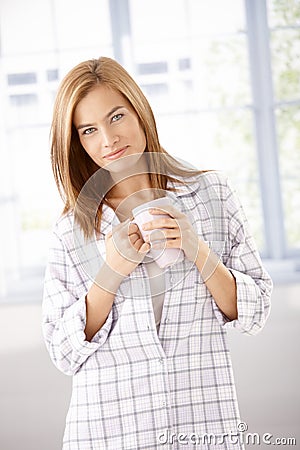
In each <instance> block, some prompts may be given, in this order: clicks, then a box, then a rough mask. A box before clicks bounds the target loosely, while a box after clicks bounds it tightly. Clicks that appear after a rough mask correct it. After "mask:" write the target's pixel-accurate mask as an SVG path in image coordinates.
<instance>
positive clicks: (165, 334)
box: [43, 172, 272, 450]
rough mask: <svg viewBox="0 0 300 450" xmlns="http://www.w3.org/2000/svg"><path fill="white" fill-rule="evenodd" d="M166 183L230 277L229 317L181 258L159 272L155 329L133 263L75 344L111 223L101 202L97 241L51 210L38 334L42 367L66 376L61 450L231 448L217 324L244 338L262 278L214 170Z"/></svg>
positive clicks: (221, 331) (225, 353) (258, 317)
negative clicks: (161, 288) (49, 365)
mask: <svg viewBox="0 0 300 450" xmlns="http://www.w3.org/2000/svg"><path fill="white" fill-rule="evenodd" d="M169 186H173V187H177V188H178V189H179V190H178V191H177V192H176V193H172V192H169V191H167V192H166V195H167V196H169V197H170V198H171V199H172V200H173V203H174V206H175V207H177V208H178V209H179V210H181V211H182V212H183V213H185V214H186V215H187V216H188V217H189V219H190V221H191V223H192V225H193V227H194V229H195V230H197V233H198V235H199V236H200V237H201V238H202V239H203V240H205V241H206V242H208V243H209V245H210V246H211V248H212V249H213V250H214V252H215V253H217V254H219V256H220V257H221V259H222V261H223V263H224V264H225V265H226V266H227V267H228V269H229V270H230V271H231V272H232V274H233V276H234V277H235V279H236V285H237V300H238V319H237V320H233V321H229V320H228V319H227V318H226V317H225V316H224V315H223V314H222V312H221V311H220V310H219V308H218V306H217V305H216V303H215V301H214V299H213V298H212V296H211V294H210V293H209V291H208V290H207V288H206V285H205V283H204V282H203V280H202V279H201V276H200V274H199V272H198V269H197V268H196V266H195V265H194V264H192V263H191V262H189V261H188V260H187V259H184V260H183V261H182V262H178V263H176V264H174V265H173V266H171V267H169V268H167V269H166V270H165V284H166V291H165V300H164V307H163V312H162V318H161V325H160V329H159V334H158V335H157V331H156V327H155V320H154V314H153V308H152V299H151V292H150V285H149V279H148V276H147V271H146V269H145V266H144V263H141V264H139V265H138V266H137V268H136V269H135V270H134V271H133V272H132V273H131V274H130V276H128V277H127V278H126V279H125V280H124V281H123V282H122V284H121V285H120V288H119V290H118V292H117V294H116V297H115V301H114V303H113V306H112V309H111V311H110V314H109V315H108V317H107V320H106V322H105V323H104V325H103V326H102V328H101V329H100V330H99V331H98V332H97V333H96V335H95V336H94V337H93V339H92V341H91V342H88V341H86V340H85V334H84V328H85V320H86V307H85V295H86V293H87V291H88V289H89V287H90V285H91V283H92V280H93V277H94V276H95V274H96V273H97V271H98V269H99V264H100V261H103V259H104V257H105V241H104V239H105V234H107V233H108V232H109V231H110V230H111V229H112V227H113V226H114V225H115V224H117V223H119V221H118V219H117V217H116V215H115V213H114V211H113V210H112V209H111V208H109V207H108V206H104V208H103V218H102V221H101V233H100V240H99V241H98V242H96V239H91V240H90V241H88V242H85V241H84V240H83V238H82V236H81V233H80V230H79V229H78V227H76V225H75V224H74V218H73V214H72V213H69V214H68V215H66V216H64V217H62V218H60V219H59V220H58V222H57V223H56V225H55V227H54V230H53V243H52V246H51V248H50V253H49V261H48V265H47V269H46V277H45V285H44V300H43V332H44V338H45V342H46V345H47V348H48V350H49V353H50V356H51V358H52V360H53V362H54V364H55V365H56V366H57V367H58V369H60V370H61V371H62V372H64V373H65V374H67V375H72V376H73V390H72V397H71V402H70V407H69V411H68V414H67V419H66V429H65V434H64V442H63V450H123V449H128V450H129V449H130V450H146V449H149V450H155V449H181V448H193V449H194V448H201V449H216V450H217V449H220V450H221V449H222V450H233V449H234V450H238V449H242V448H243V444H242V443H241V442H238V443H237V439H236V438H235V439H233V438H232V437H231V438H229V437H228V436H226V433H236V432H237V430H238V428H237V426H238V424H239V411H238V404H237V399H236V392H235V386H234V379H233V373H232V366H231V360H230V355H229V350H228V345H227V341H226V328H227V327H234V328H237V329H239V330H240V331H242V332H244V333H248V334H255V333H257V332H258V331H259V330H260V329H261V328H262V327H263V325H264V323H265V321H266V319H267V316H268V314H269V309H270V295H271V291H272V281H271V279H270V277H269V275H268V274H267V272H266V271H265V270H264V268H263V266H262V263H261V260H260V257H259V255H258V252H257V249H256V247H255V243H254V241H253V239H252V237H251V236H250V234H249V231H248V226H247V220H246V218H245V216H244V214H243V210H242V208H241V206H240V204H239V202H238V200H237V199H236V197H235V194H234V193H233V191H232V189H231V188H230V187H229V185H228V183H227V180H226V178H225V177H224V176H223V175H222V174H220V173H218V172H208V173H204V174H201V175H199V176H198V177H197V178H196V179H194V180H193V183H192V184H185V185H184V186H181V185H179V184H176V183H169ZM101 258H103V259H101ZM180 433H182V434H180ZM205 434H212V435H213V436H214V439H215V441H214V444H212V443H211V444H208V443H207V442H208V441H207V440H206V441H205ZM231 436H233V435H231ZM235 436H236V435H235ZM197 439H198V440H197ZM195 442H197V445H195ZM211 442H212V441H211Z"/></svg>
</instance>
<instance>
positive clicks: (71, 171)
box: [51, 57, 203, 237]
mask: <svg viewBox="0 0 300 450" xmlns="http://www.w3.org/2000/svg"><path fill="white" fill-rule="evenodd" d="M99 84H104V85H106V86H107V87H110V88H111V89H114V90H115V91H117V92H119V93H120V94H122V95H123V96H124V97H125V98H126V99H127V100H128V101H129V103H130V104H131V106H132V107H133V109H134V110H135V112H136V114H137V116H138V118H139V121H140V124H141V126H142V129H143V131H144V133H145V137H146V149H145V152H149V178H150V183H151V186H152V188H156V189H163V190H166V189H167V182H168V180H170V181H177V182H181V181H180V180H178V179H177V178H176V176H179V177H190V176H193V175H197V174H199V173H202V172H203V171H198V170H193V169H190V168H187V167H185V166H184V165H183V164H182V163H179V162H178V161H177V160H176V159H174V158H173V157H172V156H171V155H169V154H168V153H167V152H166V151H165V150H164V149H163V148H162V147H161V145H160V143H159V138H158V134H157V128H156V122H155V118H154V115H153V112H152V109H151V107H150V105H149V102H148V101H147V99H146V97H145V95H144V94H143V92H142V90H141V89H140V88H139V86H138V85H137V84H136V82H135V81H134V80H133V78H132V77H131V76H130V75H129V73H128V72H127V71H126V70H125V69H124V68H123V67H122V66H121V65H120V64H118V63H117V62H116V61H114V60H113V59H111V58H107V57H101V58H99V59H91V60H88V61H84V62H82V63H80V64H78V65H77V66H76V67H74V68H73V69H72V70H71V71H70V72H69V73H68V74H67V75H66V76H65V78H64V79H63V80H62V82H61V84H60V86H59V89H58V92H57V96H56V100H55V104H54V111H53V120H52V126H51V163H52V170H53V174H54V178H55V181H56V185H57V188H58V190H59V193H60V195H61V197H62V199H63V201H64V210H63V214H66V213H68V212H69V211H71V210H74V209H75V205H76V212H77V214H76V220H77V221H78V223H79V225H80V227H81V229H82V230H83V232H84V234H85V236H86V237H91V236H92V234H93V233H94V231H95V229H96V230H99V227H100V222H101V213H102V204H103V203H105V202H106V199H105V196H104V197H103V198H102V197H101V193H99V192H98V193H96V192H94V193H93V194H94V195H95V194H96V196H97V198H98V199H99V198H100V201H99V205H98V208H97V214H96V217H95V215H94V214H90V213H91V212H92V211H94V202H95V198H94V199H93V200H94V201H93V202H92V203H93V205H92V203H91V196H90V198H89V200H90V202H86V201H81V202H80V205H78V199H79V194H80V192H81V190H82V188H83V186H84V185H85V183H86V182H87V181H88V179H89V178H90V177H91V176H92V175H93V174H94V173H95V172H96V171H97V170H98V169H99V166H98V165H97V164H96V163H95V162H94V161H93V160H92V159H91V158H90V156H89V155H88V154H87V153H86V151H85V150H84V148H83V147H82V145H81V143H80V140H79V136H78V132H77V130H76V129H75V127H74V124H73V116H74V111H75V108H76V106H77V105H78V103H79V102H80V101H81V100H82V99H83V98H84V97H85V96H86V95H87V94H88V93H89V92H90V91H91V90H92V89H93V88H95V86H97V85H99ZM104 172H105V171H102V175H101V176H103V173H104ZM106 176H107V178H109V177H110V175H109V173H108V172H107V174H106ZM174 177H175V178H174ZM106 181H107V180H106ZM98 188H99V187H98ZM99 195H100V197H99ZM76 202H77V204H76Z"/></svg>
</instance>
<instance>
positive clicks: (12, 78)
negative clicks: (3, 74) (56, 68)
mask: <svg viewBox="0 0 300 450" xmlns="http://www.w3.org/2000/svg"><path fill="white" fill-rule="evenodd" d="M36 82H37V78H36V73H34V72H29V73H10V74H8V75H7V84H8V85H9V86H17V85H22V84H34V83H36Z"/></svg>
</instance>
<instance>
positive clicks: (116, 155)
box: [104, 145, 128, 159]
mask: <svg viewBox="0 0 300 450" xmlns="http://www.w3.org/2000/svg"><path fill="white" fill-rule="evenodd" d="M127 148H128V146H127V145H126V146H125V147H122V148H119V149H118V150H115V151H114V152H111V153H109V154H108V155H105V156H104V158H105V159H116V158H119V157H120V156H121V155H123V153H124V152H125V151H126V150H127Z"/></svg>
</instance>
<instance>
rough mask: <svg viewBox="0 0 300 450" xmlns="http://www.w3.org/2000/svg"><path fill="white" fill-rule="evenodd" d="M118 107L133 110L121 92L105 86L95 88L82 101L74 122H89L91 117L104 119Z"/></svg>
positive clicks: (76, 109)
mask: <svg viewBox="0 0 300 450" xmlns="http://www.w3.org/2000/svg"><path fill="white" fill-rule="evenodd" d="M116 106H124V107H126V108H129V109H131V110H132V107H131V104H130V103H129V101H128V100H127V99H126V98H125V97H124V95H123V94H121V93H120V92H119V91H117V90H115V89H112V88H110V87H108V86H106V85H104V84H100V85H97V86H95V87H94V88H93V89H92V90H91V91H90V92H88V94H87V95H86V96H85V97H84V98H83V99H82V100H80V102H79V103H78V104H77V106H76V108H75V111H74V117H73V118H74V122H75V123H76V122H78V121H81V120H82V119H84V120H87V119H89V117H91V119H95V117H94V118H93V117H92V116H95V115H96V116H97V119H98V118H100V119H104V118H105V116H106V115H107V114H108V113H109V112H110V111H111V110H112V109H113V108H115V107H116Z"/></svg>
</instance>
